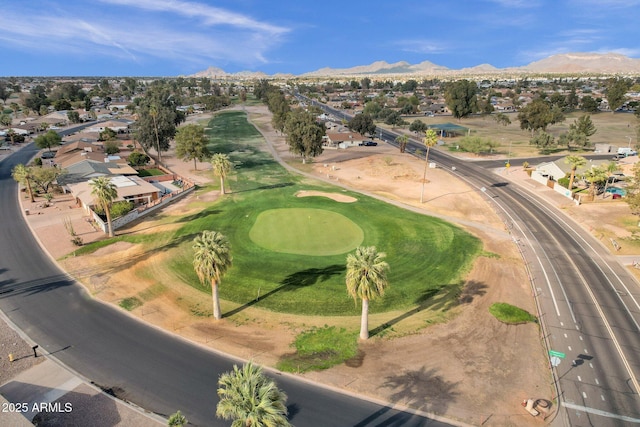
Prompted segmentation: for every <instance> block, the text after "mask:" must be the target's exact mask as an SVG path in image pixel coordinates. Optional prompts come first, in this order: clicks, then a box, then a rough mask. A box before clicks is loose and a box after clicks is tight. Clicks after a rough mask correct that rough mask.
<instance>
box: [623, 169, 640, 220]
mask: <svg viewBox="0 0 640 427" xmlns="http://www.w3.org/2000/svg"><path fill="white" fill-rule="evenodd" d="M631 171H632V172H633V175H632V176H631V179H630V180H629V182H628V184H627V188H626V190H627V195H626V197H625V198H624V200H625V201H626V202H627V204H628V205H629V208H630V209H631V213H632V214H634V215H640V162H638V163H636V164H635V165H633V168H632V169H631Z"/></svg>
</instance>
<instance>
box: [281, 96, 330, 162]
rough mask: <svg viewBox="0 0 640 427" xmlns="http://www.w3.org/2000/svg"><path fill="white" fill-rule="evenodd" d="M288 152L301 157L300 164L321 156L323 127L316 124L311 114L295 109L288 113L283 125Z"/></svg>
mask: <svg viewBox="0 0 640 427" xmlns="http://www.w3.org/2000/svg"><path fill="white" fill-rule="evenodd" d="M285 133H286V134H287V138H286V139H287V144H288V145H289V151H291V152H292V153H295V154H299V155H301V156H302V163H303V164H304V163H306V162H307V159H308V158H310V157H316V156H318V155H320V154H322V137H323V136H324V135H325V127H324V126H322V125H320V124H318V122H316V119H315V117H314V116H313V115H312V114H309V113H308V112H306V111H304V110H303V109H301V108H297V109H295V110H293V111H291V112H290V113H289V115H288V116H287V120H286V123H285Z"/></svg>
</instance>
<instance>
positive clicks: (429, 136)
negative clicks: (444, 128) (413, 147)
mask: <svg viewBox="0 0 640 427" xmlns="http://www.w3.org/2000/svg"><path fill="white" fill-rule="evenodd" d="M422 142H424V145H425V146H426V147H427V154H426V155H425V157H424V174H423V175H422V191H421V192H420V203H423V201H424V184H425V183H426V181H427V166H428V165H429V149H430V148H431V147H433V146H434V145H436V143H437V142H438V134H437V133H436V131H435V130H433V129H427V130H426V131H425V136H424V138H423V139H422Z"/></svg>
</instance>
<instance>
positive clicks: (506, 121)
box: [493, 113, 511, 127]
mask: <svg viewBox="0 0 640 427" xmlns="http://www.w3.org/2000/svg"><path fill="white" fill-rule="evenodd" d="M493 120H495V121H496V123H498V124H499V125H502V126H505V127H507V126H509V125H510V124H511V119H510V118H509V116H507V115H506V114H505V113H498V114H495V115H494V116H493Z"/></svg>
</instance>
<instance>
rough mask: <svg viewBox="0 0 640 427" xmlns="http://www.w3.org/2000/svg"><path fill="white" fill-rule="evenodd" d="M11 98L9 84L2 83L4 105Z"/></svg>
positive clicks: (0, 86) (0, 93)
mask: <svg viewBox="0 0 640 427" xmlns="http://www.w3.org/2000/svg"><path fill="white" fill-rule="evenodd" d="M10 96H11V92H10V91H9V90H8V88H7V84H6V83H5V82H4V81H0V99H2V103H3V104H6V103H7V99H9V97H10Z"/></svg>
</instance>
